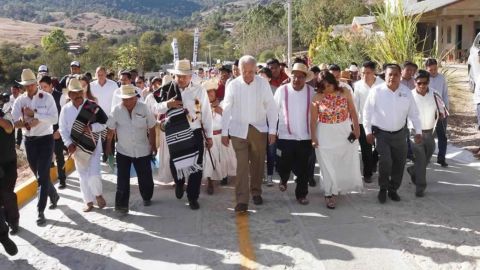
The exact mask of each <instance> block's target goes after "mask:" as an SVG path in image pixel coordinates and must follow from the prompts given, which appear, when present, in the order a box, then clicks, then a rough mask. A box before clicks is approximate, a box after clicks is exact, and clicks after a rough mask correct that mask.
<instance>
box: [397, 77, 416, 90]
mask: <svg viewBox="0 0 480 270" xmlns="http://www.w3.org/2000/svg"><path fill="white" fill-rule="evenodd" d="M400 83H401V84H403V85H405V86H406V87H407V88H408V89H410V90H412V89H415V80H414V79H413V78H410V80H405V79H404V78H402V80H400Z"/></svg>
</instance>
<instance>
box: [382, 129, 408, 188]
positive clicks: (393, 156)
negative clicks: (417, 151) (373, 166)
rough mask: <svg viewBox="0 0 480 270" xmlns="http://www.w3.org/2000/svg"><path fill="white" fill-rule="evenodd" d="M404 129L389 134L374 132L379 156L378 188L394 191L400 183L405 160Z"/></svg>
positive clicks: (405, 142)
mask: <svg viewBox="0 0 480 270" xmlns="http://www.w3.org/2000/svg"><path fill="white" fill-rule="evenodd" d="M406 134H407V133H406V129H405V128H404V129H402V131H400V132H398V133H395V134H391V133H388V132H384V131H378V132H376V134H375V139H376V144H377V151H378V157H379V161H380V163H379V165H380V166H379V170H378V184H379V186H380V189H388V190H391V191H396V190H397V189H398V188H399V187H400V185H401V184H402V177H403V170H404V169H405V163H406V161H407V151H408V149H407V141H406V140H405V136H406Z"/></svg>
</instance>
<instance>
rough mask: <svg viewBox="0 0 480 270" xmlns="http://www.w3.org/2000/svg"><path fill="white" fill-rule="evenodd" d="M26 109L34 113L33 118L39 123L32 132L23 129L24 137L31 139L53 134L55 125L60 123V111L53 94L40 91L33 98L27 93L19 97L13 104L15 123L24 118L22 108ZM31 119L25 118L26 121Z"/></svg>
mask: <svg viewBox="0 0 480 270" xmlns="http://www.w3.org/2000/svg"><path fill="white" fill-rule="evenodd" d="M24 107H28V108H30V109H31V110H32V111H34V116H33V118H36V119H38V121H39V123H38V125H37V126H35V127H32V128H31V129H30V130H27V129H26V128H23V135H25V136H27V137H30V136H45V135H50V134H52V133H53V125H55V124H57V123H58V111H57V105H56V104H55V99H54V98H53V96H52V95H51V94H49V93H47V92H45V91H43V90H38V91H37V93H36V94H35V95H34V96H33V97H32V98H29V97H28V95H27V93H26V92H25V93H23V94H22V95H21V96H19V97H18V98H17V99H16V100H15V102H14V103H13V110H12V117H13V121H14V122H17V121H19V120H20V119H21V118H23V113H22V108H24ZM31 119H32V117H26V116H25V119H24V121H29V120H31Z"/></svg>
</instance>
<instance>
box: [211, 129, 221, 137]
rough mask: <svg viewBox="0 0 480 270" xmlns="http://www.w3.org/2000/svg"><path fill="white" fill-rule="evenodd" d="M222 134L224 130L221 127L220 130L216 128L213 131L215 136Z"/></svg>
mask: <svg viewBox="0 0 480 270" xmlns="http://www.w3.org/2000/svg"><path fill="white" fill-rule="evenodd" d="M220 134H222V130H221V129H219V130H214V131H213V136H215V135H220Z"/></svg>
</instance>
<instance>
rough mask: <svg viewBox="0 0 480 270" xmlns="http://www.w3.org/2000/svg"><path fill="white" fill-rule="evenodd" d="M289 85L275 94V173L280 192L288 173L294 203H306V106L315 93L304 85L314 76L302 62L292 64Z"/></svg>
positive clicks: (308, 147) (309, 144) (309, 146)
mask: <svg viewBox="0 0 480 270" xmlns="http://www.w3.org/2000/svg"><path fill="white" fill-rule="evenodd" d="M290 77H291V82H290V83H288V84H286V85H282V86H280V87H279V88H278V89H277V91H276V92H275V96H274V99H275V103H276V104H277V107H278V108H279V122H278V142H277V149H278V150H277V153H279V159H278V163H277V171H278V174H279V175H280V185H279V188H280V191H282V192H283V191H285V190H286V189H287V182H288V179H289V178H290V173H291V172H293V173H294V174H295V175H296V176H297V180H296V182H297V187H296V189H295V197H296V199H297V201H298V203H300V204H302V205H306V204H308V203H309V202H308V200H307V194H308V181H309V178H310V175H309V173H308V165H309V164H308V158H309V157H310V155H311V153H312V152H313V148H312V141H311V136H310V129H309V127H310V107H311V102H312V99H313V96H314V95H315V90H314V88H313V87H311V86H310V85H308V84H307V82H309V81H310V80H312V79H313V78H314V77H315V75H314V74H313V72H311V71H309V70H308V67H307V66H306V65H305V64H302V63H296V64H295V65H294V66H293V68H292V73H291V75H290Z"/></svg>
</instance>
